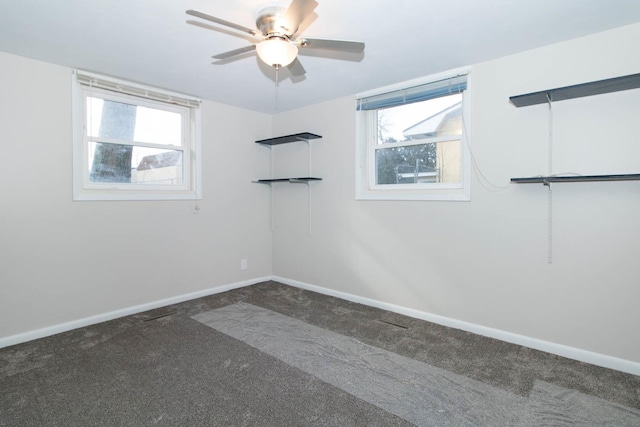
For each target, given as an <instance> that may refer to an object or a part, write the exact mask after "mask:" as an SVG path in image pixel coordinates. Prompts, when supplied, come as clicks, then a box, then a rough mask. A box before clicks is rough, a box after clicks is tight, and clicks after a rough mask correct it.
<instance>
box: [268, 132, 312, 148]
mask: <svg viewBox="0 0 640 427" xmlns="http://www.w3.org/2000/svg"><path fill="white" fill-rule="evenodd" d="M318 138H322V137H321V136H320V135H316V134H315V133H310V132H302V133H294V134H293V135H286V136H279V137H277V138H268V139H261V140H260V141H256V144H262V145H278V144H287V143H290V142H299V141H309V140H310V139H318Z"/></svg>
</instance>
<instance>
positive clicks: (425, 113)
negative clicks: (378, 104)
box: [377, 94, 462, 145]
mask: <svg viewBox="0 0 640 427" xmlns="http://www.w3.org/2000/svg"><path fill="white" fill-rule="evenodd" d="M377 114H378V120H377V130H378V141H377V144H378V145H380V144H388V143H395V142H403V141H409V140H415V139H424V138H430V137H436V136H445V135H461V134H462V94H455V95H450V96H444V97H441V98H436V99H430V100H427V101H422V102H414V103H413V104H406V105H401V106H398V107H392V108H386V109H381V110H378V111H377Z"/></svg>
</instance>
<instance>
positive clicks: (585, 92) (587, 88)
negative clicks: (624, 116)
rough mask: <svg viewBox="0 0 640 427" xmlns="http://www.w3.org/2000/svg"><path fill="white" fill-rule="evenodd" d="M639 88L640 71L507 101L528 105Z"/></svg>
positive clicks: (514, 97)
mask: <svg viewBox="0 0 640 427" xmlns="http://www.w3.org/2000/svg"><path fill="white" fill-rule="evenodd" d="M637 88H640V73H638V74H630V75H628V76H621V77H614V78H612V79H605V80H598V81H595V82H589V83H581V84H577V85H573V86H565V87H559V88H556V89H548V90H543V91H540V92H532V93H526V94H523V95H515V96H511V97H509V101H511V103H512V104H513V105H514V106H516V107H528V106H530V105H537V104H547V103H548V102H549V100H551V102H556V101H564V100H567V99H573V98H581V97H584V96H591V95H602V94H605V93H610V92H619V91H622V90H629V89H637Z"/></svg>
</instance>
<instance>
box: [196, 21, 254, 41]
mask: <svg viewBox="0 0 640 427" xmlns="http://www.w3.org/2000/svg"><path fill="white" fill-rule="evenodd" d="M187 24H191V25H194V26H196V27H200V28H206V29H207V30H213V31H218V32H221V33H224V34H229V35H232V36H234V37H240V38H243V39H245V40H247V41H250V42H252V43H259V42H261V41H262V38H258V37H256V36H250V35H248V34H239V33H236V32H235V31H230V30H226V29H224V28H221V27H216V26H214V25H209V24H207V23H205V22H200V21H194V20H192V19H187Z"/></svg>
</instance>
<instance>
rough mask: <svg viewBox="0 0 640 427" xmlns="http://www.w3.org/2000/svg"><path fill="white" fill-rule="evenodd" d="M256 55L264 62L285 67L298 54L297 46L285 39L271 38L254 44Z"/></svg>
mask: <svg viewBox="0 0 640 427" xmlns="http://www.w3.org/2000/svg"><path fill="white" fill-rule="evenodd" d="M256 51H257V52H258V57H260V59H262V61H264V62H265V63H266V64H269V65H271V66H272V67H273V66H276V65H279V66H281V67H286V66H287V65H289V64H291V63H292V62H293V60H294V59H296V56H297V55H298V46H296V45H295V44H293V43H289V42H287V41H285V40H282V39H278V38H273V39H269V40H265V41H263V42H260V43H258V44H257V45H256Z"/></svg>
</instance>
